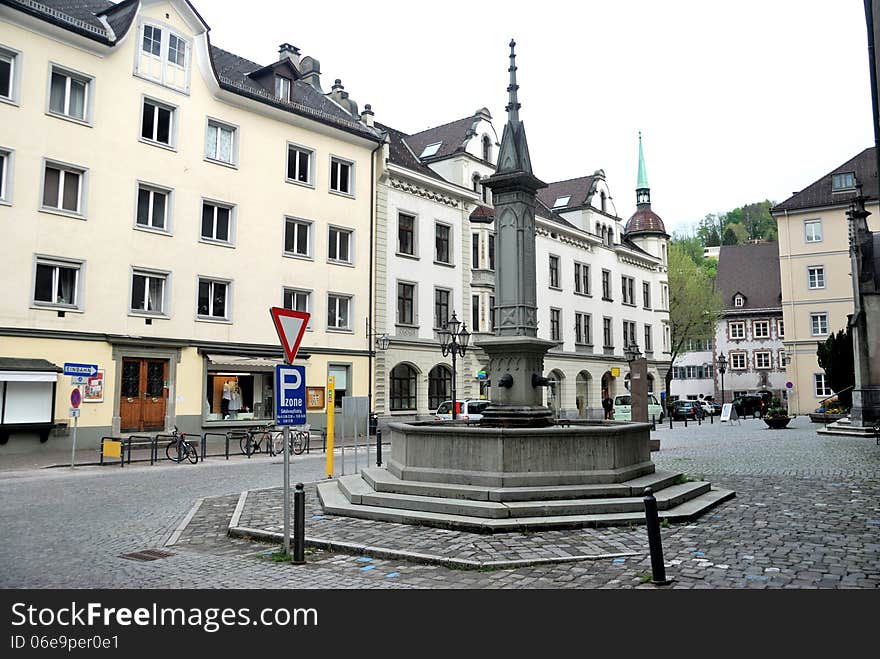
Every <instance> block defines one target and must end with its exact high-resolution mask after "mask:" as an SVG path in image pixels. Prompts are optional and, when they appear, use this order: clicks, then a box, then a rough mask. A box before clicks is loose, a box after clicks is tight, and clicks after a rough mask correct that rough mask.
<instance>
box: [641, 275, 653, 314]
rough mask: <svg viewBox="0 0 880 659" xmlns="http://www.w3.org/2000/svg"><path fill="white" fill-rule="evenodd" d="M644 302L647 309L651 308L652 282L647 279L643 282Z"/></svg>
mask: <svg viewBox="0 0 880 659" xmlns="http://www.w3.org/2000/svg"><path fill="white" fill-rule="evenodd" d="M642 303H643V305H644V307H645V309H650V308H651V284H649V283H648V282H646V281H643V282H642Z"/></svg>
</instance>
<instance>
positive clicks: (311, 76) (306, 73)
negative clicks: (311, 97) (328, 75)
mask: <svg viewBox="0 0 880 659" xmlns="http://www.w3.org/2000/svg"><path fill="white" fill-rule="evenodd" d="M300 68H301V69H302V80H303V82H305V83H307V84H309V85H311V86H312V88H313V89H315V90H317V91H318V92H320V93H321V94H323V93H324V90H323V89H321V63H320V62H319V61H318V60H316V59H315V58H314V57H310V56H309V55H306V56H305V57H303V58H302V62H301V63H300Z"/></svg>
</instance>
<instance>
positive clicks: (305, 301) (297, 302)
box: [282, 288, 312, 326]
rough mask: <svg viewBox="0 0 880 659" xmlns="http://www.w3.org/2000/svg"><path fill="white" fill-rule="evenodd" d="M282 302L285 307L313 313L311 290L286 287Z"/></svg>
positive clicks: (310, 322)
mask: <svg viewBox="0 0 880 659" xmlns="http://www.w3.org/2000/svg"><path fill="white" fill-rule="evenodd" d="M282 304H283V305H284V308H285V309H292V310H293V311H303V312H305V313H311V309H312V294H311V292H310V291H304V290H300V289H298V288H285V289H284V301H283V303H282ZM311 324H312V321H311V319H309V325H310V326H311Z"/></svg>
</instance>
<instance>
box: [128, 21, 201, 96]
mask: <svg viewBox="0 0 880 659" xmlns="http://www.w3.org/2000/svg"><path fill="white" fill-rule="evenodd" d="M189 49H190V43H189V40H187V39H186V38H185V37H183V36H182V35H180V34H177V33H175V32H173V31H172V30H171V29H170V28H169V27H168V26H165V25H156V24H150V23H142V24H141V26H140V50H139V51H138V58H137V61H136V62H135V75H137V76H140V77H142V78H147V79H148V80H152V81H153V82H158V83H159V84H160V85H165V86H166V87H171V88H172V89H176V90H178V91H183V92H186V91H188V90H189V69H190V60H191V59H192V58H191V57H189V56H188V55H189Z"/></svg>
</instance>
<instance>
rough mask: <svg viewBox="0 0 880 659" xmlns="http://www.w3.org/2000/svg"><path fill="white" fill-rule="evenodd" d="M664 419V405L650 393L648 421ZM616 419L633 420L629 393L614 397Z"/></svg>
mask: <svg viewBox="0 0 880 659" xmlns="http://www.w3.org/2000/svg"><path fill="white" fill-rule="evenodd" d="M652 418H653V419H654V420H656V421H663V419H664V418H665V415H664V414H663V407H662V406H661V405H660V403H658V402H657V398H656V397H655V396H654V394H648V421H650V420H651V419H652ZM614 420H615V421H631V420H632V407H631V399H630V396H629V394H624V395H622V396H616V397H615V398H614Z"/></svg>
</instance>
